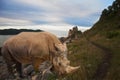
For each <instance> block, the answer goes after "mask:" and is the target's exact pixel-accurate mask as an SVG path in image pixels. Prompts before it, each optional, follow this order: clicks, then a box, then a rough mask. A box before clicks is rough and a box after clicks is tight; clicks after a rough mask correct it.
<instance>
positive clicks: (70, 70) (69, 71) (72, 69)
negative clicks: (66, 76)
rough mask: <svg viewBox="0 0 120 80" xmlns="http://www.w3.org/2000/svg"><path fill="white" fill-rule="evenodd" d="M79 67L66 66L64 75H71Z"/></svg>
mask: <svg viewBox="0 0 120 80" xmlns="http://www.w3.org/2000/svg"><path fill="white" fill-rule="evenodd" d="M79 68H80V66H77V67H72V66H68V67H67V68H66V73H72V72H75V71H76V70H77V69H79Z"/></svg>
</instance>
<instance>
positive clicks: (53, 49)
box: [1, 32, 79, 76]
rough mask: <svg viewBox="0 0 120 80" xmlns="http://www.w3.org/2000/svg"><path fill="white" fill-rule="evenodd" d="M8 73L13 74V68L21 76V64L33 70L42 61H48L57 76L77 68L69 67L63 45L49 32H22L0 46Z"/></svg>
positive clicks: (36, 68)
mask: <svg viewBox="0 0 120 80" xmlns="http://www.w3.org/2000/svg"><path fill="white" fill-rule="evenodd" d="M1 51H2V56H3V57H4V59H5V61H6V63H7V66H8V71H9V72H10V73H11V74H13V68H12V67H13V66H15V68H16V70H17V72H18V73H19V74H20V76H22V68H21V66H22V64H32V65H33V66H34V69H35V70H38V69H39V65H40V64H41V63H43V62H44V61H50V62H51V63H52V64H53V69H54V71H56V72H57V73H58V74H60V75H61V74H68V73H71V72H74V71H76V70H77V69H78V68H79V66H77V67H72V66H70V61H69V60H68V59H67V47H66V44H65V43H61V42H60V40H59V39H58V38H57V37H56V36H55V35H54V34H51V33H49V32H22V33H20V34H18V35H15V36H13V37H11V38H9V39H8V40H6V41H5V42H4V44H3V46H2V50H1Z"/></svg>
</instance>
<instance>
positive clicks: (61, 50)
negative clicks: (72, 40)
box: [53, 43, 79, 75]
mask: <svg viewBox="0 0 120 80" xmlns="http://www.w3.org/2000/svg"><path fill="white" fill-rule="evenodd" d="M55 47H56V50H57V53H56V55H55V56H54V58H53V65H54V70H55V71H57V73H58V74H59V75H63V74H68V73H72V72H75V71H76V70H77V69H78V68H79V66H77V67H72V66H70V61H69V60H68V59H67V47H66V44H65V43H63V44H57V45H55Z"/></svg>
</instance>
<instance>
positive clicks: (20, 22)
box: [0, 17, 33, 26]
mask: <svg viewBox="0 0 120 80" xmlns="http://www.w3.org/2000/svg"><path fill="white" fill-rule="evenodd" d="M30 24H33V23H32V22H31V21H27V20H19V19H18V20H17V19H10V18H3V17H0V25H11V26H15V25H30Z"/></svg>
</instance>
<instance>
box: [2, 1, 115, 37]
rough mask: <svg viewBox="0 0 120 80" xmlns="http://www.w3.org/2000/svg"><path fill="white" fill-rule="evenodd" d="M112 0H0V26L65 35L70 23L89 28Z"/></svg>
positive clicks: (84, 28)
mask: <svg viewBox="0 0 120 80" xmlns="http://www.w3.org/2000/svg"><path fill="white" fill-rule="evenodd" d="M113 1H114V0H0V29H4V28H29V29H42V30H45V31H50V32H53V33H55V34H57V35H58V36H65V35H66V33H65V32H66V31H68V30H69V28H72V27H73V26H78V27H79V29H80V30H82V31H84V30H86V29H88V28H90V27H91V26H92V25H93V24H94V23H95V22H96V21H97V20H98V19H99V17H100V15H101V12H102V10H103V9H105V8H107V7H108V6H109V5H111V4H112V2H113Z"/></svg>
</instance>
